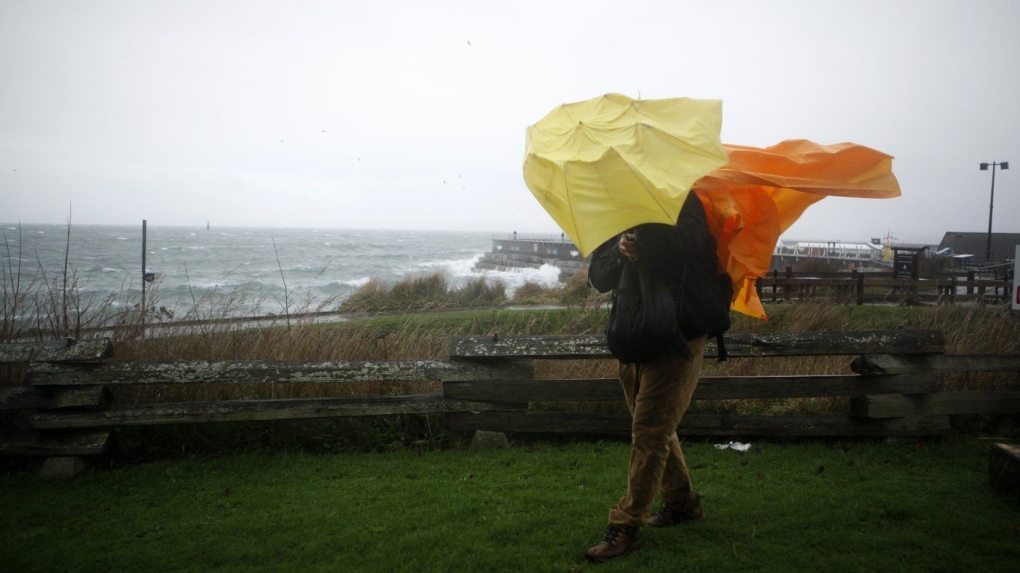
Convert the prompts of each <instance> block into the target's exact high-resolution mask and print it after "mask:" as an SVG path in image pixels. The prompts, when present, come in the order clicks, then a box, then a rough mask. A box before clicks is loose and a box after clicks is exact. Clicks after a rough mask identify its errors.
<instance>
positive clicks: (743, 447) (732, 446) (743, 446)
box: [715, 442, 751, 452]
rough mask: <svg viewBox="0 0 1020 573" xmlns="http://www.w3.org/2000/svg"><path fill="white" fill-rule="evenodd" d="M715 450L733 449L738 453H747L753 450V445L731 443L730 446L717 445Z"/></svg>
mask: <svg viewBox="0 0 1020 573" xmlns="http://www.w3.org/2000/svg"><path fill="white" fill-rule="evenodd" d="M715 449H717V450H726V449H733V450H737V451H738V452H746V451H747V450H750V449H751V444H741V443H740V442H730V443H728V444H716V445H715Z"/></svg>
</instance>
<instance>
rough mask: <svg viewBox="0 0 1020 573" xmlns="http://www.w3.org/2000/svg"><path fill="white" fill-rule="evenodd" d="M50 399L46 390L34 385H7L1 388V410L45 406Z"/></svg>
mask: <svg viewBox="0 0 1020 573" xmlns="http://www.w3.org/2000/svg"><path fill="white" fill-rule="evenodd" d="M48 400H49V396H47V395H46V392H43V391H42V390H41V389H39V388H35V387H33V386H5V387H3V388H0V410H24V409H28V408H44V407H46V403H47V402H48Z"/></svg>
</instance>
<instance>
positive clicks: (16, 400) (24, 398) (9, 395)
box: [0, 386, 113, 410]
mask: <svg viewBox="0 0 1020 573" xmlns="http://www.w3.org/2000/svg"><path fill="white" fill-rule="evenodd" d="M112 400H113V394H112V393H111V392H110V390H109V389H108V388H106V387H105V386H73V387H69V388H61V389H56V390H54V391H47V389H44V388H40V387H38V386H11V387H7V388H0V410H25V409H42V410H46V409H59V408H85V407H92V408H102V407H105V406H108V405H109V404H110V402H111V401H112Z"/></svg>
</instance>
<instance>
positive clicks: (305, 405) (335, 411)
mask: <svg viewBox="0 0 1020 573" xmlns="http://www.w3.org/2000/svg"><path fill="white" fill-rule="evenodd" d="M515 407H517V408H519V407H523V405H518V406H514V405H510V404H502V405H497V404H489V403H483V402H467V401H462V400H447V399H445V398H443V396H442V394H441V393H439V392H435V393H431V394H413V395H403V396H359V397H352V398H307V399H288V400H235V401H221V402H168V403H162V404H123V405H114V406H111V407H110V408H108V409H106V410H99V411H93V412H67V413H55V412H53V413H51V412H39V413H36V414H34V415H33V416H31V417H30V418H29V421H28V423H29V425H30V426H31V427H32V428H36V429H54V428H110V427H118V426H153V425H173V424H196V423H205V422H250V421H264V420H297V419H308V418H332V417H346V416H386V415H394V414H432V413H441V412H451V411H456V412H463V411H467V412H484V411H487V410H492V409H495V408H501V409H504V410H506V409H511V408H515Z"/></svg>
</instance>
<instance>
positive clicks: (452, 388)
mask: <svg viewBox="0 0 1020 573" xmlns="http://www.w3.org/2000/svg"><path fill="white" fill-rule="evenodd" d="M937 383H938V381H937V379H936V377H935V376H934V375H930V374H912V375H893V376H867V377H866V376H858V375H856V374H854V375H845V376H838V375H836V376H705V377H702V378H701V380H699V381H698V388H697V390H695V392H694V399H695V400H733V399H747V398H809V397H832V396H864V395H867V394H876V393H892V392H899V393H904V394H919V393H923V392H931V391H934V390H935V387H936V385H937ZM443 395H444V396H446V397H447V398H453V399H458V400H478V401H495V402H526V401H535V402H557V401H565V402H587V401H604V400H622V399H623V394H622V393H621V391H620V383H619V381H618V380H617V379H615V378H593V379H568V380H552V379H543V380H489V381H476V380H468V381H461V382H445V383H444V384H443Z"/></svg>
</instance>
